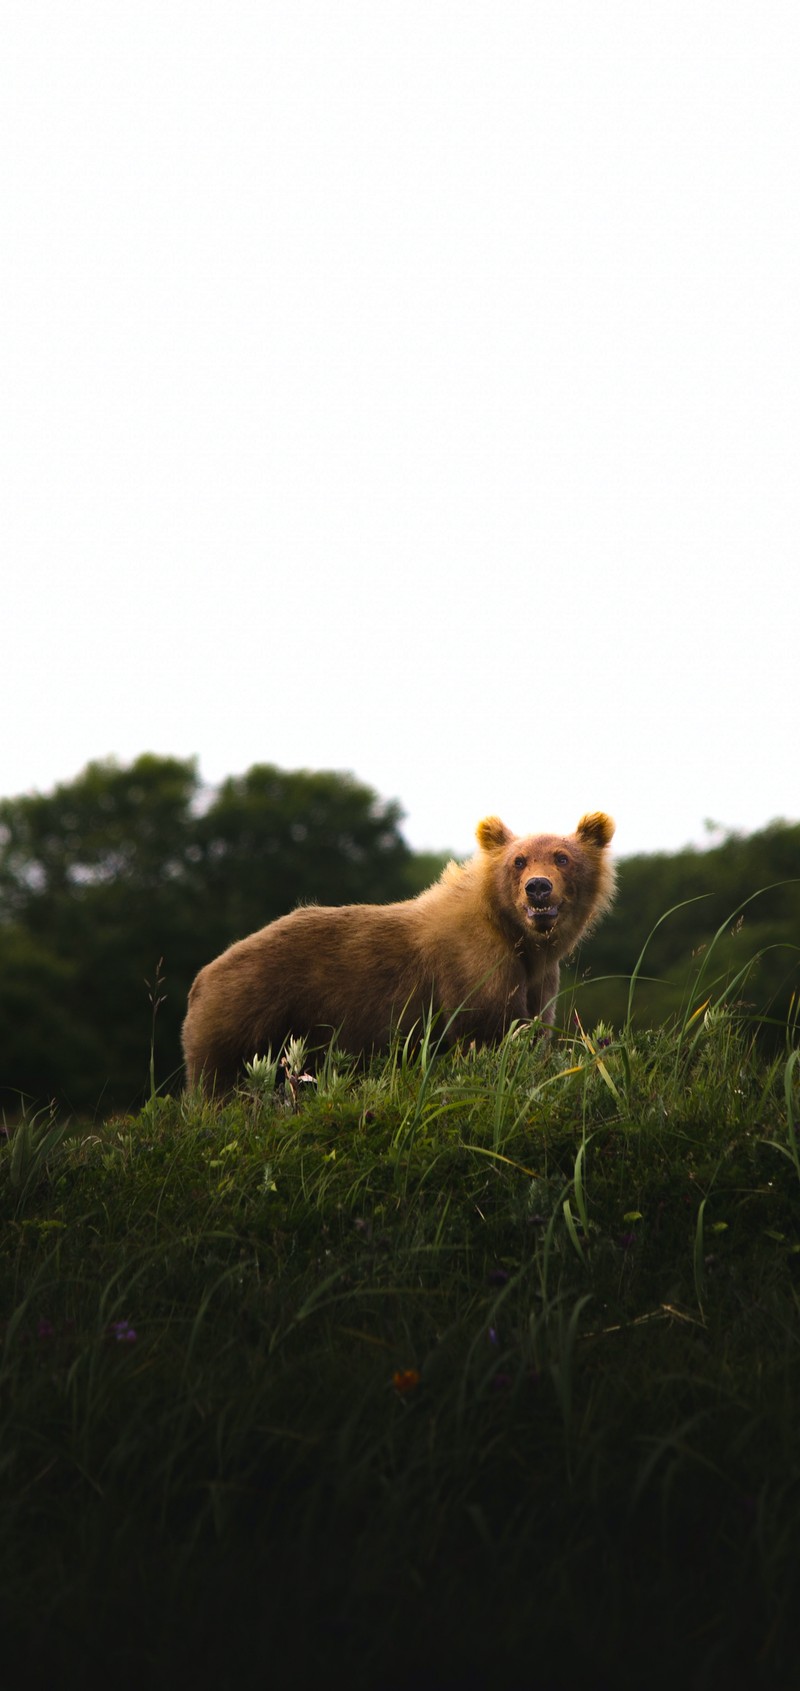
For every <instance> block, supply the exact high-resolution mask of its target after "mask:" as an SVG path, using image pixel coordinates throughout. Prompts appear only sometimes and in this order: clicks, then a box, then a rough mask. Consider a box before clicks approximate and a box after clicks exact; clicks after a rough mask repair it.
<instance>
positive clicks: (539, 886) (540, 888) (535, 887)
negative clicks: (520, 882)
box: [525, 875, 553, 904]
mask: <svg viewBox="0 0 800 1691" xmlns="http://www.w3.org/2000/svg"><path fill="white" fill-rule="evenodd" d="M552 891H553V883H552V881H548V880H547V878H546V876H545V875H532V876H531V879H530V880H529V881H526V882H525V893H526V896H527V897H528V898H529V899H530V901H531V904H546V903H547V901H548V899H549V897H550V894H551V892H552Z"/></svg>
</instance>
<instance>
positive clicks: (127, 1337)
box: [108, 1321, 138, 1345]
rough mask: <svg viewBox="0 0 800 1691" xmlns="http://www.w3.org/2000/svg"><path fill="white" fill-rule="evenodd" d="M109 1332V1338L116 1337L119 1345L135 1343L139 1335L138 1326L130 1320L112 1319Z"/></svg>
mask: <svg viewBox="0 0 800 1691" xmlns="http://www.w3.org/2000/svg"><path fill="white" fill-rule="evenodd" d="M108 1334H109V1338H112V1339H116V1341H117V1344H118V1345H135V1343H136V1340H137V1337H138V1334H137V1332H136V1328H135V1327H132V1326H131V1324H130V1322H129V1321H112V1322H111V1324H110V1326H109V1329H108Z"/></svg>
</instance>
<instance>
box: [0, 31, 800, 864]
mask: <svg viewBox="0 0 800 1691" xmlns="http://www.w3.org/2000/svg"><path fill="white" fill-rule="evenodd" d="M799 86H800V6H798V5H797V0H787V3H783V0H769V3H765V0H757V3H754V4H750V3H748V0H743V3H741V0H547V3H540V0H335V3H332V0H281V3H280V4H276V3H275V4H271V3H269V0H224V3H223V0H131V3H128V0H113V3H112V4H109V0H69V4H67V5H65V4H63V3H62V0H24V3H22V0H19V3H14V0H11V3H9V4H7V5H6V6H5V7H4V8H3V11H2V21H0V161H2V164H1V166H0V169H1V171H2V183H3V187H2V225H3V242H2V245H3V258H2V278H1V280H2V298H1V299H0V412H1V417H0V500H1V501H2V536H1V539H0V544H1V545H2V565H1V566H0V567H1V568H2V578H3V607H4V615H3V624H4V634H5V638H4V641H3V657H2V664H1V666H0V674H1V675H2V731H0V793H2V794H13V793H18V792H22V791H26V790H29V789H33V788H38V789H39V790H46V789H47V788H48V787H50V786H51V785H52V784H54V783H55V782H56V781H58V780H67V779H70V778H71V777H72V776H74V775H75V774H77V773H78V771H79V770H80V769H81V768H82V767H83V766H84V765H85V763H86V762H87V761H88V760H89V759H90V758H96V757H104V756H107V755H114V756H116V757H118V758H119V759H121V760H124V761H127V760H129V759H130V758H132V757H134V756H136V754H137V753H139V752H141V751H145V750H154V751H157V752H162V753H169V754H176V755H180V756H188V755H192V754H196V755H197V757H198V759H199V765H200V770H201V773H202V775H203V776H204V778H205V779H207V780H208V781H210V782H214V781H217V780H219V779H221V778H222V777H223V776H224V775H227V774H233V773H238V772H241V771H243V770H244V769H246V768H247V767H248V766H249V765H250V764H252V763H255V762H275V763H278V764H280V765H282V766H284V767H287V768H297V767H306V768H336V769H349V770H352V771H354V772H355V773H356V774H357V776H358V777H359V778H360V779H362V780H364V781H366V782H368V783H370V784H371V785H372V786H374V787H375V788H377V790H378V791H379V792H380V793H381V794H382V795H383V796H385V797H395V798H398V799H399V800H400V802H401V803H402V805H403V807H404V809H405V811H406V813H407V822H406V835H407V837H408V839H409V841H410V843H411V844H412V845H413V846H415V847H417V848H425V847H434V848H451V849H453V850H456V851H458V852H465V851H468V850H470V849H471V846H472V840H473V830H474V826H475V823H476V822H477V820H478V818H479V817H481V816H482V815H484V814H486V813H487V812H491V811H496V812H499V814H500V815H502V816H503V818H504V819H505V820H506V821H507V822H508V823H509V824H510V825H511V826H512V827H514V828H515V829H516V830H518V831H519V832H529V831H532V830H536V829H547V830H550V829H557V830H564V831H568V830H571V829H572V828H573V827H574V826H575V823H576V822H577V820H578V817H579V816H580V815H581V814H582V812H583V811H585V810H588V809H606V810H609V811H611V812H612V813H613V814H614V815H615V817H616V819H617V826H618V836H617V847H618V850H619V852H620V853H623V854H628V853H630V852H634V851H639V850H657V849H675V848H677V847H679V846H680V845H682V844H683V843H685V842H686V841H689V840H695V841H700V840H701V839H702V838H703V835H704V826H703V824H704V819H705V818H713V819H714V820H715V821H717V822H720V823H722V824H724V825H726V826H730V827H739V828H743V829H748V830H749V829H753V828H757V827H759V826H761V825H763V824H764V823H765V822H766V821H768V820H769V819H771V818H772V817H774V816H777V815H783V816H787V817H792V818H797V817H798V815H800V793H799V792H798V785H799V783H798V761H799V760H798V752H797V738H798V730H797V700H798V633H799V632H800V587H799V586H798V583H799V582H800V570H799V569H798V547H797V537H798V531H799V529H800V524H799V523H798V517H800V473H799V472H800V460H799V448H800V426H799V423H800V419H799V417H798V411H799V409H800V380H799V378H800V331H799V329H798V301H800V178H799V172H798V165H799V164H800V145H799V143H800V100H799V99H798V87H799Z"/></svg>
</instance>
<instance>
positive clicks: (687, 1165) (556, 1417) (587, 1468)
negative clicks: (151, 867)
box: [0, 1006, 800, 1691]
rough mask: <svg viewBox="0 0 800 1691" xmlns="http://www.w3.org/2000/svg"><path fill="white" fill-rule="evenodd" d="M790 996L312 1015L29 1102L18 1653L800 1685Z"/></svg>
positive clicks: (65, 1673) (40, 1675) (18, 1661)
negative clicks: (240, 1079) (419, 1037)
mask: <svg viewBox="0 0 800 1691" xmlns="http://www.w3.org/2000/svg"><path fill="white" fill-rule="evenodd" d="M794 1033H795V1030H794V1029H793V1027H792V1026H790V1027H789V1028H788V1029H787V1032H786V1045H785V1049H784V1050H783V1051H781V1052H780V1053H779V1054H777V1055H776V1056H774V1057H765V1056H764V1054H763V1052H762V1051H760V1050H759V1049H758V1047H757V1046H756V1044H755V1043H754V1040H753V1038H752V1037H751V1036H750V1035H748V1034H746V1033H745V1032H744V1031H743V1029H742V1028H741V1027H740V1026H739V1025H738V1023H737V1019H736V1016H735V1014H734V1013H732V1012H730V1011H728V1010H726V1008H725V1007H724V1006H720V1007H717V1008H716V1009H714V1008H706V1009H703V1010H700V1011H699V1013H695V1012H694V1011H693V1010H692V1009H691V1007H690V1008H689V1009H687V1010H686V1012H685V1014H684V1016H683V1017H682V1019H681V1020H680V1021H678V1022H675V1023H673V1024H671V1025H670V1026H668V1027H663V1028H661V1029H658V1030H656V1031H643V1032H636V1033H634V1032H633V1031H632V1030H631V1029H628V1030H627V1031H626V1032H624V1033H623V1034H622V1035H619V1036H618V1035H615V1034H613V1033H612V1032H611V1031H610V1030H609V1029H607V1028H605V1027H603V1026H600V1027H598V1028H596V1029H594V1030H593V1031H592V1032H591V1033H589V1032H584V1031H583V1029H582V1028H581V1026H580V1025H579V1024H577V1023H576V1022H575V1021H574V1020H573V1021H572V1022H571V1025H570V1026H569V1027H567V1028H562V1029H561V1030H559V1031H557V1033H556V1034H555V1035H554V1036H553V1037H552V1038H551V1039H550V1040H546V1041H542V1042H540V1043H536V1042H532V1041H531V1038H530V1035H529V1033H528V1032H520V1031H519V1030H518V1031H517V1032H516V1033H514V1034H512V1035H511V1036H510V1037H509V1038H508V1039H507V1040H506V1041H505V1043H504V1044H503V1046H502V1047H501V1048H500V1049H499V1050H496V1051H492V1052H475V1051H467V1052H464V1053H456V1054H453V1055H450V1056H448V1057H440V1058H437V1057H436V1055H435V1037H434V1036H433V1035H431V1036H430V1037H429V1038H428V1039H427V1040H425V1041H424V1042H423V1046H422V1049H421V1051H419V1052H417V1053H416V1054H415V1055H412V1053H411V1052H410V1051H409V1050H403V1049H400V1048H398V1049H397V1050H395V1051H394V1052H393V1053H392V1055H391V1057H390V1059H389V1060H388V1061H386V1062H384V1063H381V1064H376V1065H374V1066H373V1067H372V1068H371V1069H370V1070H369V1071H368V1072H367V1073H363V1074H361V1075H358V1074H355V1073H352V1072H351V1071H350V1070H349V1069H348V1067H347V1066H346V1063H345V1062H343V1061H342V1060H341V1059H340V1058H339V1059H337V1057H336V1054H335V1053H333V1054H331V1056H330V1058H329V1060H328V1062H327V1064H326V1065H325V1068H324V1069H323V1071H322V1072H321V1073H320V1075H319V1076H318V1080H317V1082H316V1084H314V1083H312V1082H310V1081H308V1080H305V1079H303V1078H302V1074H303V1062H302V1051H298V1050H294V1051H293V1053H292V1057H291V1062H290V1064H289V1068H288V1071H287V1070H284V1077H285V1079H284V1085H283V1087H278V1089H277V1090H274V1089H273V1087H272V1084H271V1082H272V1076H271V1075H270V1074H269V1073H267V1074H265V1073H264V1071H263V1070H262V1071H260V1072H259V1071H258V1070H256V1071H254V1072H253V1073H252V1074H251V1076H250V1078H249V1080H248V1083H247V1086H246V1087H244V1088H243V1090H242V1092H241V1093H240V1094H239V1095H238V1096H237V1097H236V1098H235V1099H233V1100H232V1101H230V1102H228V1103H226V1104H213V1105H212V1104H208V1103H204V1102H202V1101H201V1100H199V1099H197V1098H189V1097H186V1098H183V1099H178V1098H161V1097H158V1096H157V1095H154V1096H153V1098H152V1099H151V1101H150V1103H149V1104H148V1105H147V1106H146V1107H145V1109H144V1110H142V1111H141V1113H140V1114H138V1115H137V1116H134V1117H129V1116H119V1117H114V1118H112V1119H110V1120H108V1121H106V1122H105V1123H104V1124H103V1125H102V1126H100V1127H97V1128H95V1129H93V1130H92V1131H91V1132H90V1131H88V1130H87V1129H85V1128H84V1129H77V1128H75V1129H73V1130H70V1129H69V1128H68V1127H67V1128H66V1129H65V1128H64V1126H63V1124H59V1123H58V1122H57V1121H55V1119H54V1118H52V1117H51V1116H50V1115H48V1114H40V1115H39V1116H37V1117H35V1118H30V1119H28V1120H26V1121H23V1123H22V1124H21V1125H19V1126H18V1127H17V1128H16V1129H15V1130H14V1131H13V1132H12V1133H11V1135H10V1137H8V1138H7V1140H6V1142H5V1144H4V1147H3V1148H2V1149H1V1150H0V1176H1V1179H2V1187H1V1190H2V1206H3V1239H4V1245H3V1250H2V1257H1V1259H0V1273H1V1274H2V1309H3V1312H4V1322H3V1327H2V1340H3V1349H2V1372H1V1373H0V1384H1V1385H2V1394H1V1395H0V1406H1V1408H0V1415H1V1421H0V1434H1V1437H0V1453H1V1455H0V1462H1V1465H2V1470H3V1487H2V1493H1V1494H0V1495H1V1497H2V1501H1V1502H0V1547H1V1548H0V1573H1V1574H2V1578H1V1579H0V1590H2V1606H3V1638H4V1659H5V1662H6V1666H7V1668H10V1666H11V1664H13V1677H12V1678H10V1679H8V1680H7V1681H6V1683H9V1684H11V1685H13V1686H14V1687H17V1686H22V1685H27V1684H31V1685H32V1684H39V1683H44V1682H51V1681H52V1680H53V1678H57V1681H58V1683H59V1684H61V1685H62V1686H69V1685H72V1684H76V1685H77V1684H78V1683H81V1684H82V1685H87V1684H90V1683H93V1682H94V1680H95V1679H99V1678H101V1677H102V1678H103V1679H104V1680H107V1681H108V1682H110V1683H117V1684H128V1683H131V1684H133V1683H136V1684H146V1685H147V1686H148V1687H153V1686H155V1687H161V1686H164V1687H166V1686H167V1685H170V1686H172V1685H174V1684H175V1683H176V1682H178V1681H179V1680H180V1679H190V1681H191V1682H192V1683H193V1684H194V1685H195V1686H200V1687H205V1686H209V1687H210V1686H214V1687H219V1688H225V1687H231V1688H233V1687H237V1688H242V1687H250V1686H262V1685H263V1686H266V1685H267V1684H275V1685H281V1684H285V1685H293V1686H294V1685H299V1686H304V1685H306V1684H308V1685H312V1684H314V1685H316V1684H318V1683H320V1682H327V1681H329V1680H330V1681H332V1682H336V1681H337V1680H340V1681H341V1682H343V1683H344V1682H347V1683H349V1684H350V1685H354V1686H363V1687H373V1686H381V1687H383V1686H397V1687H401V1686H408V1687H411V1686H430V1687H442V1688H444V1687H448V1688H449V1687H453V1688H455V1687H471V1686H479V1685H487V1686H488V1685H492V1686H494V1685H495V1684H501V1685H504V1686H510V1687H523V1686H526V1687H527V1686H536V1687H539V1686H541V1687H545V1688H555V1687H559V1688H567V1687H572V1686H581V1687H582V1686H586V1687H590V1688H592V1691H594V1688H595V1687H606V1686H607V1687H609V1688H611V1687H612V1686H613V1687H619V1686H631V1687H634V1686H636V1687H639V1686H641V1685H643V1684H648V1685H650V1686H656V1687H661V1686H663V1687H670V1688H672V1687H674V1686H675V1685H678V1684H682V1685H686V1686H696V1687H698V1688H699V1687H712V1686H717V1685H719V1686H723V1685H725V1686H726V1687H729V1686H731V1685H753V1686H755V1685H762V1684H763V1685H764V1686H770V1687H775V1686H782V1685H787V1686H788V1685H789V1684H791V1683H792V1673H793V1671H794V1663H795V1658H796V1647H797V1643H798V1637H797V1634H798V1622H797V1616H798V1614H800V1607H799V1606H798V1599H800V1591H799V1590H798V1584H799V1583H800V1581H799V1579H798V1558H797V1543H798V1531H799V1530H800V1444H799V1443H798V1439H797V1404H798V1401H800V1311H799V1297H798V1288H799V1286H800V1154H799V1153H798V1143H797V1138H796V1123H797V1119H798V1115H800V1085H799V1084H798V1070H799V1062H798V1055H797V1049H796V1040H795V1037H794Z"/></svg>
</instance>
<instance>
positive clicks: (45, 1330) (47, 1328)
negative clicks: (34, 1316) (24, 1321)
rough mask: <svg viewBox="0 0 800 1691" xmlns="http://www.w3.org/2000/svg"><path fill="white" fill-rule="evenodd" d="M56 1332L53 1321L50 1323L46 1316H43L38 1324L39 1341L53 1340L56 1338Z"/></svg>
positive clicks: (37, 1335)
mask: <svg viewBox="0 0 800 1691" xmlns="http://www.w3.org/2000/svg"><path fill="white" fill-rule="evenodd" d="M55 1332H56V1330H55V1327H54V1326H53V1323H52V1321H48V1319H47V1317H46V1316H45V1315H41V1316H40V1317H39V1320H38V1321H37V1323H36V1337H37V1339H53V1338H55Z"/></svg>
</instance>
